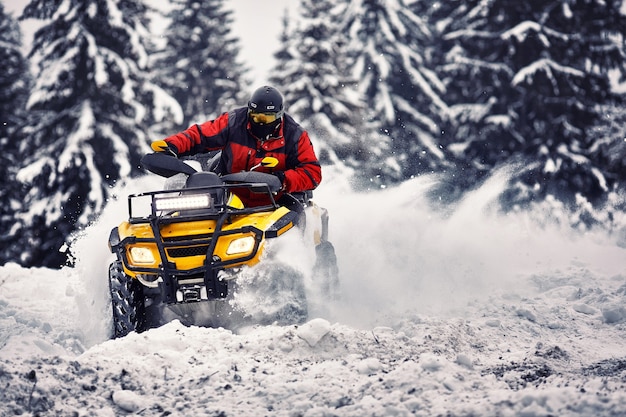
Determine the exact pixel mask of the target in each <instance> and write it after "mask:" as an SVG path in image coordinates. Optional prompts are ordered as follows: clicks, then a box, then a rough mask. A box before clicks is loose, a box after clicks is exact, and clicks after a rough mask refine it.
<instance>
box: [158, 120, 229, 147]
mask: <svg viewBox="0 0 626 417" xmlns="http://www.w3.org/2000/svg"><path fill="white" fill-rule="evenodd" d="M228 118H229V114H228V113H223V114H222V115H221V116H219V117H218V118H217V119H215V120H209V121H208V122H204V123H202V124H195V125H192V126H190V127H189V128H188V129H186V130H183V131H182V132H179V133H176V134H175V135H172V136H169V137H167V138H165V139H164V140H165V141H166V142H167V143H168V144H169V145H170V146H172V145H173V147H174V148H175V151H176V153H177V154H178V155H179V156H186V155H195V154H197V153H203V152H209V151H214V150H217V149H222V148H223V147H224V145H225V144H226V128H227V127H228Z"/></svg>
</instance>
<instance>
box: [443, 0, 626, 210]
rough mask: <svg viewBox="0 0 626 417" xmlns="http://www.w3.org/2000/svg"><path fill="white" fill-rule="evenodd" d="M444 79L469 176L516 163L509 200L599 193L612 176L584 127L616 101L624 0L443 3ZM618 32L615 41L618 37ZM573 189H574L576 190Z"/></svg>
mask: <svg viewBox="0 0 626 417" xmlns="http://www.w3.org/2000/svg"><path fill="white" fill-rule="evenodd" d="M438 6H439V7H438V9H437V11H436V13H434V15H437V14H438V16H437V17H438V18H436V19H435V20H437V21H438V22H439V24H440V27H441V28H442V30H443V37H444V39H445V41H446V42H447V43H446V45H445V46H444V49H445V50H446V51H448V54H447V59H446V61H447V62H446V66H445V67H444V69H443V72H442V74H443V75H442V78H445V80H446V87H447V94H446V101H447V102H448V103H449V104H451V105H452V104H454V105H453V106H452V109H453V114H454V120H455V122H456V126H455V127H454V128H452V129H451V130H454V131H455V132H454V135H453V136H454V139H453V140H452V143H448V144H447V149H448V150H450V151H451V152H452V153H453V154H455V155H456V156H457V157H458V159H457V161H458V163H459V164H462V165H463V166H464V167H465V169H466V172H465V177H466V178H476V177H478V176H480V175H481V174H484V173H488V172H489V171H490V170H492V169H493V168H494V167H496V166H498V165H499V164H503V163H509V162H518V163H520V165H519V168H520V169H519V170H518V173H517V176H516V181H515V185H514V187H513V188H512V190H511V191H510V192H508V193H507V196H506V200H507V201H508V204H511V203H518V202H528V201H533V200H536V199H537V198H539V199H542V198H544V197H546V196H548V195H552V196H554V197H556V198H557V199H560V200H562V201H564V202H566V203H570V204H572V205H578V204H580V201H581V200H580V198H579V197H580V196H583V200H588V201H591V202H599V201H601V200H602V199H603V196H604V195H605V193H606V191H607V190H609V189H610V188H611V187H613V185H614V181H615V176H614V175H607V174H609V173H608V172H607V169H606V167H605V166H604V165H603V164H602V163H601V158H600V159H598V155H597V154H596V153H595V152H594V149H595V148H596V146H595V140H596V138H595V137H594V136H593V135H592V134H590V133H591V132H590V130H591V129H593V128H594V126H597V125H598V124H599V123H600V124H601V123H603V122H602V112H601V110H600V109H601V105H603V104H608V103H611V102H613V101H615V100H617V97H616V96H615V95H614V94H613V93H612V92H611V89H610V82H609V75H608V74H609V72H610V71H609V70H610V69H612V68H621V69H622V70H623V69H624V62H625V61H624V49H623V48H624V47H623V40H624V38H625V37H626V15H625V14H624V13H623V10H622V9H621V8H623V6H622V1H621V0H585V1H583V0H574V1H569V0H567V1H565V0H551V1H545V0H531V1H523V2H511V1H508V0H488V1H478V0H470V1H452V2H440V4H439V5H438ZM615 39H618V40H619V41H617V42H615ZM577 195H578V197H577Z"/></svg>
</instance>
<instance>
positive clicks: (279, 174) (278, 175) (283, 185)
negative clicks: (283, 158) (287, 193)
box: [272, 171, 285, 191]
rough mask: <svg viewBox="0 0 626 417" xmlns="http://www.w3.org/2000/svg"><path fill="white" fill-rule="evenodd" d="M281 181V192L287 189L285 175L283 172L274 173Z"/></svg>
mask: <svg viewBox="0 0 626 417" xmlns="http://www.w3.org/2000/svg"><path fill="white" fill-rule="evenodd" d="M272 174H274V175H275V176H276V177H278V179H279V180H280V191H283V190H284V189H285V173H284V172H283V171H275V172H272Z"/></svg>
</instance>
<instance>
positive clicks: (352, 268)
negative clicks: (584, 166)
mask: <svg viewBox="0 0 626 417" xmlns="http://www.w3.org/2000/svg"><path fill="white" fill-rule="evenodd" d="M333 175H335V174H334V173H332V171H331V170H329V173H328V174H326V175H325V182H324V184H322V186H321V187H320V188H319V190H317V191H316V193H315V200H316V201H317V202H318V204H320V205H322V206H325V207H327V208H328V209H329V212H330V214H331V236H330V238H331V240H332V241H333V243H334V244H335V247H336V250H337V255H338V259H339V267H340V275H341V284H342V294H341V296H340V297H339V299H338V300H336V301H332V300H330V299H329V298H325V297H318V298H313V299H312V300H311V301H312V302H313V303H315V304H316V305H317V307H318V308H316V309H315V311H316V313H315V314H314V315H312V316H311V317H310V320H309V321H308V322H306V323H304V324H302V325H299V326H297V325H286V326H278V325H267V326H260V325H256V326H250V327H246V328H243V329H239V330H237V331H234V330H231V329H225V328H205V327H195V326H190V327H187V326H184V325H183V324H181V322H179V321H172V322H170V323H168V324H166V325H164V326H162V327H160V328H158V329H152V330H149V331H147V332H144V333H141V334H136V333H131V334H129V335H128V336H127V337H125V338H121V339H116V340H108V334H109V330H108V329H109V326H110V318H109V316H110V312H109V306H108V299H107V283H106V268H107V265H108V263H109V262H110V261H111V256H112V255H110V254H109V253H108V249H107V247H106V241H107V238H108V231H109V230H110V228H111V227H113V226H114V225H116V224H117V223H118V222H120V221H121V220H122V219H123V218H124V217H125V215H126V200H125V196H126V194H127V193H130V192H137V191H140V190H150V189H156V188H158V187H159V186H160V185H161V183H160V180H158V181H157V180H155V179H154V178H153V177H142V178H139V179H137V180H136V181H134V182H133V183H132V184H129V185H128V186H127V188H125V189H119V190H117V195H118V199H117V200H115V201H112V202H110V204H109V206H107V210H106V211H105V213H104V214H103V215H102V216H101V218H100V219H99V221H98V222H97V223H95V224H93V225H92V226H91V227H89V228H88V229H87V230H85V232H84V233H83V234H82V235H81V236H79V237H77V240H76V242H75V243H74V245H73V252H74V254H75V257H76V266H75V267H73V268H69V267H67V268H64V269H62V270H49V269H42V268H31V269H25V268H22V267H20V266H18V265H16V264H7V265H5V266H3V267H0V382H1V384H2V387H3V388H2V391H1V392H0V399H1V400H2V401H0V415H16V414H22V415H32V416H34V415H39V416H48V415H49V416H56V415H77V416H116V415H127V414H133V413H134V414H137V415H222V416H234V415H276V416H382V415H385V416H408V415H421V416H436V415H480V416H530V417H534V416H548V415H568V416H589V415H594V416H608V415H623V414H624V413H626V391H625V390H624V384H625V383H626V357H625V356H624V348H623V346H624V342H625V340H624V339H625V338H626V332H625V330H626V308H625V305H626V303H625V302H626V256H625V255H626V248H624V247H620V246H618V245H617V244H616V243H615V242H614V241H613V240H612V238H611V237H610V236H605V235H603V234H602V233H599V232H597V233H596V232H592V231H588V232H586V233H584V234H583V233H579V232H575V231H572V230H568V229H563V228H561V227H557V226H556V225H553V226H544V227H543V228H542V227H539V226H537V225H535V224H534V223H533V222H532V220H530V217H529V216H526V215H523V214H508V215H503V214H497V213H494V212H493V211H492V209H491V207H493V204H492V203H493V200H494V198H496V196H497V195H498V194H499V193H500V191H501V187H503V186H504V184H505V183H506V178H507V173H506V171H502V172H500V173H498V174H497V175H495V176H494V178H492V179H491V180H490V181H488V182H487V183H485V184H484V185H483V186H482V187H480V188H479V189H477V190H476V191H475V192H474V193H473V194H472V195H470V196H469V197H468V198H467V199H465V200H464V201H462V202H460V203H459V204H457V205H455V206H453V207H452V206H451V207H446V208H445V209H444V210H441V209H436V208H429V206H428V204H427V199H426V197H425V196H426V195H427V194H428V193H429V190H430V189H431V187H432V186H434V185H436V184H437V182H438V181H439V180H438V178H437V177H423V178H419V179H416V180H413V181H409V182H407V183H405V184H403V185H401V186H399V187H396V188H387V189H385V190H381V191H376V192H371V193H361V194H355V193H353V192H351V191H350V190H349V184H347V183H346V182H345V181H344V180H343V178H341V177H336V178H335V177H333ZM535 214H537V213H535Z"/></svg>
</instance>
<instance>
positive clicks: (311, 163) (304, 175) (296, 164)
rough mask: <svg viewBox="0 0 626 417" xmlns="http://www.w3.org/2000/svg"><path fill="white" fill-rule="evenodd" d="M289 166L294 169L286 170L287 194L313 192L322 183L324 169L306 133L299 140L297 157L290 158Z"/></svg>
mask: <svg viewBox="0 0 626 417" xmlns="http://www.w3.org/2000/svg"><path fill="white" fill-rule="evenodd" d="M288 165H289V166H293V168H291V169H287V170H285V184H284V186H285V191H287V192H298V191H307V190H313V189H315V188H316V187H317V186H318V185H319V184H320V182H321V181H322V168H321V167H320V163H319V161H318V159H317V156H316V155H315V150H314V149H313V144H312V143H311V139H310V138H309V134H308V133H307V132H306V131H303V132H302V134H301V135H300V138H299V139H298V145H297V147H296V152H295V155H293V156H288Z"/></svg>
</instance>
